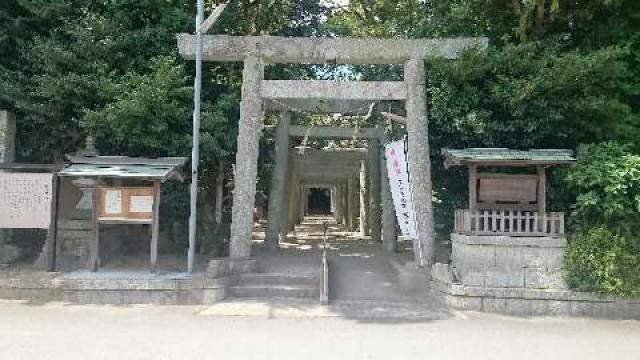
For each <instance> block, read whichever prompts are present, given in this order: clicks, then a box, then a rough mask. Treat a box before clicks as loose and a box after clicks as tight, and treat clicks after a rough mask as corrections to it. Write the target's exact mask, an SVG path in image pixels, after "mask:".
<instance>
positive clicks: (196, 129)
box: [187, 0, 204, 274]
mask: <svg viewBox="0 0 640 360" xmlns="http://www.w3.org/2000/svg"><path fill="white" fill-rule="evenodd" d="M203 21H204V0H198V11H197V15H196V39H197V40H196V79H195V84H194V86H193V88H194V92H193V147H192V151H191V215H190V216H189V253H188V256H187V271H188V272H189V273H190V274H191V273H193V265H194V262H195V255H196V220H197V204H198V165H199V164H198V163H199V162H200V94H201V92H202V31H201V27H200V25H202V22H203Z"/></svg>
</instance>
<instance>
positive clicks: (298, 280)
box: [236, 273, 320, 287]
mask: <svg viewBox="0 0 640 360" xmlns="http://www.w3.org/2000/svg"><path fill="white" fill-rule="evenodd" d="M236 283H237V284H238V285H256V286H271V285H283V286H297V285H302V286H309V287H317V286H320V277H318V276H299V275H286V274H261V273H250V274H241V275H238V277H237V279H236Z"/></svg>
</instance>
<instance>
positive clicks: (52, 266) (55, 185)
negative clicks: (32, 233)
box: [46, 173, 60, 272]
mask: <svg viewBox="0 0 640 360" xmlns="http://www.w3.org/2000/svg"><path fill="white" fill-rule="evenodd" d="M51 188H52V191H53V192H52V194H51V196H52V198H51V222H50V223H49V232H48V233H47V240H46V241H47V245H46V250H47V254H46V256H47V271H51V272H53V271H56V247H57V239H58V204H59V202H60V201H59V199H60V196H59V192H60V179H58V175H57V174H56V173H54V174H53V178H52V184H51Z"/></svg>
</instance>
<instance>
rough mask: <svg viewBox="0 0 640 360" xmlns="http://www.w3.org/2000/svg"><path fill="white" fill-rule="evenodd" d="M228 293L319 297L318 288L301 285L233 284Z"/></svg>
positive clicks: (245, 295)
mask: <svg viewBox="0 0 640 360" xmlns="http://www.w3.org/2000/svg"><path fill="white" fill-rule="evenodd" d="M229 295H230V296H231V297H242V298H319V297H320V288H318V287H317V286H316V287H313V286H303V285H270V286H262V285H235V286H231V287H230V288H229Z"/></svg>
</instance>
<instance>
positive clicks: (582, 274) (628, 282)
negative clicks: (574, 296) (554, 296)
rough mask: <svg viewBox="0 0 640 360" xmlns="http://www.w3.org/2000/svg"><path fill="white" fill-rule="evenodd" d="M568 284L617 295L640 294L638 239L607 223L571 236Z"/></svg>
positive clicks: (568, 255) (566, 262) (566, 271)
mask: <svg viewBox="0 0 640 360" xmlns="http://www.w3.org/2000/svg"><path fill="white" fill-rule="evenodd" d="M565 276H566V280H567V284H568V285H569V286H570V287H571V288H574V289H576V290H581V291H595V292H598V293H600V294H609V295H617V296H639V295H640V253H639V251H638V244H637V241H632V240H629V239H628V238H626V237H625V236H622V235H617V234H615V233H613V232H611V231H610V230H609V229H607V228H606V227H604V226H599V227H594V228H592V229H590V230H587V231H583V232H578V233H575V234H573V235H572V236H571V238H570V242H569V247H568V249H567V253H566V261H565Z"/></svg>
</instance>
